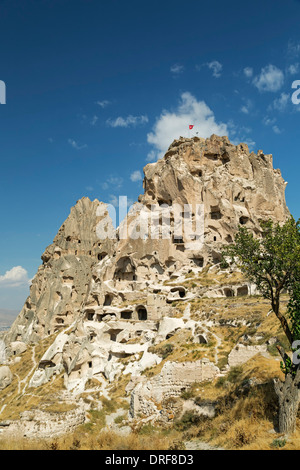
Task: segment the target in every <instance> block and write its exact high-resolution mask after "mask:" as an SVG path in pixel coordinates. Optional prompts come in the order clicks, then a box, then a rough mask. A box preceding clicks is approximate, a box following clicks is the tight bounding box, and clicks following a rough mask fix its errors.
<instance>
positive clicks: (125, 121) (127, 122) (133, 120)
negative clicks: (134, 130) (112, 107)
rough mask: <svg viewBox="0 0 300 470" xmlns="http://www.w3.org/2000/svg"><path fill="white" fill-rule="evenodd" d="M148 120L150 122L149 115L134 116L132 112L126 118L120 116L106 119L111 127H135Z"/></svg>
mask: <svg viewBox="0 0 300 470" xmlns="http://www.w3.org/2000/svg"><path fill="white" fill-rule="evenodd" d="M146 122H148V117H147V116H144V115H142V116H132V115H131V114H130V115H129V116H127V117H126V118H123V117H121V116H119V117H117V118H116V119H107V121H106V123H107V124H108V125H109V126H110V127H130V126H133V127H135V126H138V125H140V124H145V123H146Z"/></svg>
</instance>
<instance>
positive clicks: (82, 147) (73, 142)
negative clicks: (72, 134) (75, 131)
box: [68, 139, 87, 150]
mask: <svg viewBox="0 0 300 470" xmlns="http://www.w3.org/2000/svg"><path fill="white" fill-rule="evenodd" d="M68 143H69V144H70V145H71V147H73V148H74V149H76V150H82V149H85V148H87V145H86V144H83V145H80V144H78V143H77V142H76V140H74V139H68Z"/></svg>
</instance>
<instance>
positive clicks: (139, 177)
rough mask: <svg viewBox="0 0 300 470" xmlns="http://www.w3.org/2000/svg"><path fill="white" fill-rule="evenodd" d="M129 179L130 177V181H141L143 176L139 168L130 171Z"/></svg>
mask: <svg viewBox="0 0 300 470" xmlns="http://www.w3.org/2000/svg"><path fill="white" fill-rule="evenodd" d="M130 179H131V181H134V182H136V181H142V180H143V177H142V174H141V172H140V171H139V170H136V171H134V172H133V173H131V175H130Z"/></svg>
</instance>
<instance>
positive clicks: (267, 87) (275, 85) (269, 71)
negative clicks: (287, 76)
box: [253, 64, 284, 92]
mask: <svg viewBox="0 0 300 470" xmlns="http://www.w3.org/2000/svg"><path fill="white" fill-rule="evenodd" d="M283 82H284V74H283V72H282V70H280V69H279V68H278V67H276V66H275V65H272V64H270V65H267V66H266V67H263V68H262V69H261V72H260V75H258V76H256V77H254V80H253V84H254V85H255V86H256V88H257V89H258V90H259V91H260V92H263V91H270V92H275V91H278V90H279V89H280V88H281V87H282V85H283Z"/></svg>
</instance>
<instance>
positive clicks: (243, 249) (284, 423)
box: [223, 217, 300, 433]
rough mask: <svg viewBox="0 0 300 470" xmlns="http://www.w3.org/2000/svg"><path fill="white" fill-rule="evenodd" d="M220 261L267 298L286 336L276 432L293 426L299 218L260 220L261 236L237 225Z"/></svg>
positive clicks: (298, 342)
mask: <svg viewBox="0 0 300 470" xmlns="http://www.w3.org/2000/svg"><path fill="white" fill-rule="evenodd" d="M223 263H225V264H227V265H228V263H235V264H237V265H238V266H239V267H240V269H241V270H242V272H243V273H244V274H245V276H246V277H247V278H248V280H249V281H250V282H252V283H254V284H255V285H256V286H257V288H258V290H259V292H260V293H261V295H262V296H263V297H264V298H266V299H268V300H270V304H271V307H272V310H273V312H274V313H275V315H276V317H277V318H278V320H279V322H280V324H281V327H282V329H283V331H284V333H285V335H286V337H287V340H288V343H289V345H290V350H291V351H292V352H293V356H292V357H290V355H289V354H288V351H285V350H284V348H283V346H282V345H281V344H280V343H279V342H278V343H277V349H278V351H279V353H280V355H281V357H282V363H281V367H282V370H283V371H284V373H285V381H284V382H282V381H281V380H279V379H278V380H275V381H274V384H275V391H276V393H277V396H278V401H279V420H278V421H279V432H283V433H290V432H293V431H294V430H295V426H296V416H297V411H298V407H299V401H300V393H299V388H300V365H299V363H300V359H298V354H297V349H296V348H297V346H298V347H299V348H300V219H299V220H298V222H296V221H295V219H294V218H293V217H290V218H289V219H288V220H287V221H286V222H285V223H284V224H282V225H280V224H279V223H274V222H272V221H271V220H269V221H266V222H262V223H261V234H260V236H257V237H254V235H253V233H252V232H251V231H250V230H248V229H247V228H246V227H240V228H239V230H238V233H237V235H236V237H235V242H234V243H233V244H231V245H229V246H227V247H226V248H225V249H224V251H223ZM283 292H288V294H289V302H288V307H287V313H286V314H283V313H282V311H281V309H280V300H281V295H282V293H283Z"/></svg>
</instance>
